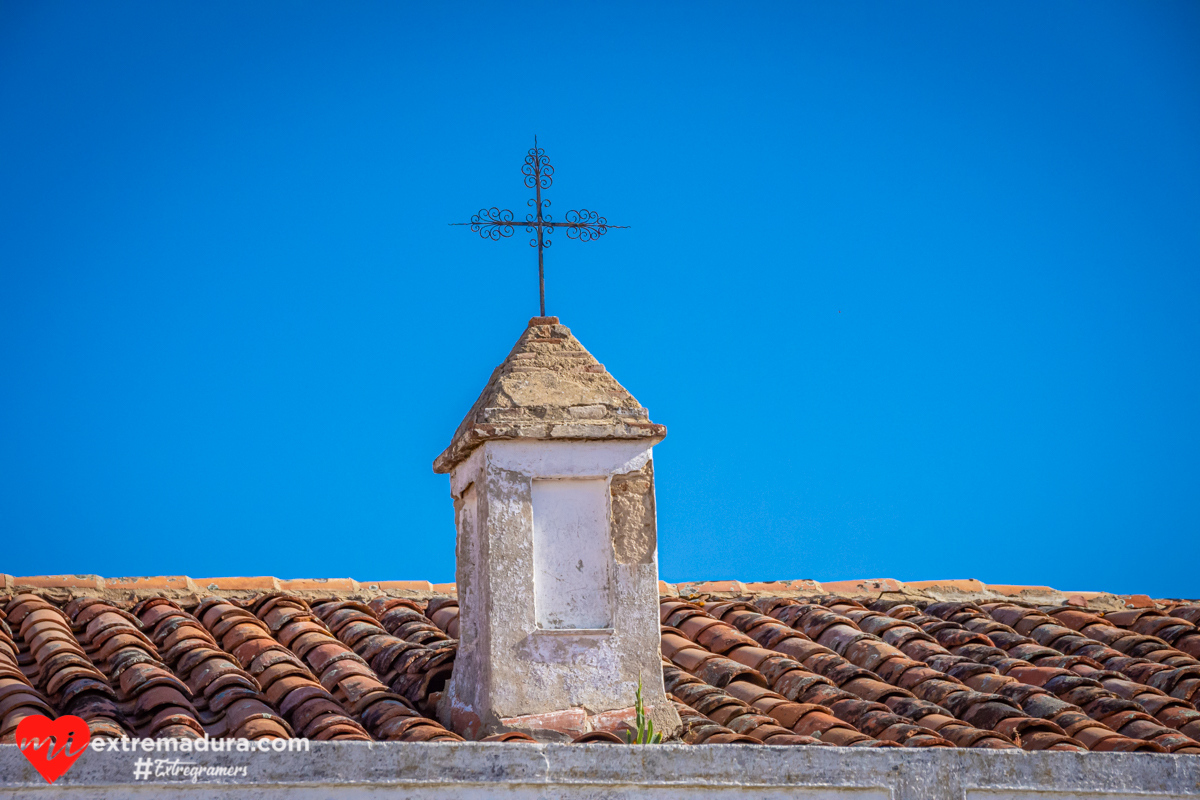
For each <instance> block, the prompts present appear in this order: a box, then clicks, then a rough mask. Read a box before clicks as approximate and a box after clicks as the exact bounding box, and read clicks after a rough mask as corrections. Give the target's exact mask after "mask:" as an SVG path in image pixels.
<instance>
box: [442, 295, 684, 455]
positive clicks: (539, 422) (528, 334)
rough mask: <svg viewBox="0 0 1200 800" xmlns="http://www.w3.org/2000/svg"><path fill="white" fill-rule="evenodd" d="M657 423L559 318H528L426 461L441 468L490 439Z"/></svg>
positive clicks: (612, 435) (628, 434)
mask: <svg viewBox="0 0 1200 800" xmlns="http://www.w3.org/2000/svg"><path fill="white" fill-rule="evenodd" d="M666 434H667V429H666V427H665V426H663V425H655V424H654V423H652V422H650V415H649V412H647V411H646V409H644V408H642V406H641V404H640V403H638V401H637V400H636V399H635V398H634V397H633V395H631V394H630V393H629V391H628V390H626V389H625V387H624V386H622V385H621V384H620V383H618V382H617V380H616V378H614V377H613V376H612V375H610V374H609V373H608V372H607V371H606V370H605V369H604V365H603V364H601V363H600V362H599V361H597V360H596V358H595V357H594V356H593V355H592V354H591V353H589V352H588V351H587V348H585V347H584V346H583V345H582V344H580V342H579V340H578V339H576V338H575V336H574V335H573V334H572V333H571V329H570V328H568V327H567V326H565V325H562V324H560V323H559V321H558V317H533V318H532V319H530V320H529V325H528V326H527V327H526V328H525V330H524V331H523V332H522V334H521V336H520V338H518V339H517V343H516V344H515V345H513V348H512V350H511V351H509V354H508V355H507V356H506V357H505V359H504V361H503V362H501V364H500V366H498V367H496V369H495V370H493V371H492V375H491V377H490V378H489V379H488V382H487V385H486V386H485V387H484V389H483V391H482V392H481V393H480V395H479V398H478V399H477V400H476V401H475V403H474V404H473V405H472V406H471V409H470V411H468V412H467V414H466V416H465V417H464V418H463V421H462V422H461V423H460V424H459V426H458V429H457V430H456V431H455V432H454V436H453V437H452V438H451V440H450V444H449V446H447V447H446V449H445V451H444V452H442V454H441V455H439V456H438V457H437V458H436V459H435V460H434V462H433V471H434V472H438V473H446V472H449V471H450V470H452V469H453V468H454V467H455V466H456V465H457V464H459V463H460V462H462V461H463V460H464V459H465V458H467V456H469V455H470V454H471V452H472V451H473V450H474V449H475V448H477V447H478V446H479V445H480V444H482V443H483V442H485V441H488V440H492V439H555V440H560V441H569V440H576V441H578V440H588V439H645V438H651V439H661V438H662V437H664V436H666Z"/></svg>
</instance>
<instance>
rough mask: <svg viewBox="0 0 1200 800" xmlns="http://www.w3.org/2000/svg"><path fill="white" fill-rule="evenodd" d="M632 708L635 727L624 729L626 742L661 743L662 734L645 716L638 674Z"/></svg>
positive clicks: (640, 678)
mask: <svg viewBox="0 0 1200 800" xmlns="http://www.w3.org/2000/svg"><path fill="white" fill-rule="evenodd" d="M634 698H635V699H634V702H633V708H634V711H635V712H636V716H635V718H634V721H635V725H636V728H635V730H632V731H625V741H626V743H627V744H662V740H663V735H662V734H661V733H656V732H655V731H654V723H653V722H652V721H651V720H650V719H649V718H648V717H647V716H646V704H645V703H643V702H642V677H641V676H640V675H639V676H638V688H637V694H636V695H634Z"/></svg>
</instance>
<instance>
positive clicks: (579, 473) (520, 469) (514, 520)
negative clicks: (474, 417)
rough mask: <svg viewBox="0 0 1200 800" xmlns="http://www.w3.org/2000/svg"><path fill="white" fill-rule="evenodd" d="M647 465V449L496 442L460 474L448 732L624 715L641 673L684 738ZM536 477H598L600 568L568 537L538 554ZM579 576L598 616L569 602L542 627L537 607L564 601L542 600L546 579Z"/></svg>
mask: <svg viewBox="0 0 1200 800" xmlns="http://www.w3.org/2000/svg"><path fill="white" fill-rule="evenodd" d="M651 456H652V451H651V448H650V447H649V446H648V443H647V442H645V441H597V442H590V441H579V442H574V441H572V442H545V441H541V442H522V441H488V442H485V443H484V444H483V445H482V446H480V447H478V448H477V449H475V450H474V451H473V452H472V453H471V455H470V456H469V457H468V458H467V459H466V460H464V461H463V462H462V463H461V464H460V465H459V466H458V467H456V468H455V470H454V472H453V473H452V474H451V491H452V493H453V494H454V496H455V500H456V503H457V506H458V507H459V509H460V511H459V512H458V517H459V543H458V548H459V562H458V600H459V606H460V609H461V620H462V622H461V623H460V624H461V625H462V644H461V646H460V650H459V654H458V657H457V658H456V660H455V667H454V677H453V679H452V680H451V683H450V686H449V688H448V690H447V692H446V695H445V697H444V699H443V702H442V705H441V706H440V707H439V717H440V718H441V719H442V720H443V722H444V723H446V724H448V725H449V726H450V727H453V728H454V729H455V730H459V731H460V732H461V731H465V732H466V733H467V734H468V735H471V736H473V737H474V736H483V735H488V734H491V733H495V732H498V731H501V730H506V729H514V728H518V726H516V725H515V724H505V723H504V722H502V720H506V719H509V720H511V719H513V718H517V717H527V716H530V715H537V714H548V713H552V712H558V711H565V710H568V709H580V710H582V711H583V713H584V715H585V716H586V717H592V716H595V715H597V714H601V713H603V712H606V711H614V710H618V709H624V708H628V707H629V706H630V705H631V704H632V702H633V698H634V694H635V692H636V689H637V685H638V680H639V678H640V679H641V680H642V682H643V696H644V699H645V702H646V704H647V705H648V706H649V707H650V710H649V713H650V715H651V718H652V719H653V720H654V722H655V726H656V727H657V728H659V729H660V730H663V731H665V732H666V733H667V734H668V735H669V734H670V733H671V732H672V731H674V730H675V729H677V727H678V725H679V718H678V715H677V714H676V713H675V710H674V708H673V707H672V706H671V705H670V704H669V703H668V702H667V699H666V693H665V691H664V689H663V683H662V666H661V649H660V642H659V629H658V626H659V620H658V558H657V553H656V550H655V546H654V545H655V536H654V517H653V510H654V504H653V472H652V469H651V466H650V463H651ZM535 481H537V482H538V483H539V485H544V484H542V483H541V482H543V481H564V482H571V481H578V482H579V486H582V485H583V484H584V483H588V482H590V481H603V485H602V486H601V485H598V484H591V483H588V485H592V486H598V488H599V489H600V492H601V494H599V495H598V496H597V499H598V500H599V501H600V502H602V503H604V506H605V507H604V512H603V513H604V520H603V522H604V524H603V526H602V527H597V528H596V529H595V530H594V532H593V535H594V536H596V537H603V548H600V549H596V548H594V547H591V546H590V545H589V547H588V550H587V553H586V557H587V559H588V560H590V561H592V562H595V561H597V560H600V559H603V564H601V565H597V564H595V563H592V564H590V565H587V564H584V565H583V566H588V567H589V570H587V571H585V570H582V569H581V563H579V562H583V561H584V555H585V554H584V553H582V552H580V553H573V552H570V550H571V542H570V540H568V541H567V542H566V543H565V546H560V545H559V544H556V543H554V542H550V543H542V544H540V545H538V546H537V547H535V524H534V520H535V513H534V492H533V487H534V485H535ZM614 481H616V484H615V487H614ZM471 492H475V494H476V499H475V501H474V508H475V511H474V515H473V519H468V517H469V516H470V514H469V513H468V512H466V511H465V509H468V508H469V507H470V506H471V505H472V504H471V502H470V501H469V499H468V495H469V494H470V493H471ZM589 496H590V495H589ZM613 498H619V500H618V502H617V504H616V508H615V509H614V504H613ZM635 507H636V512H635ZM560 511H561V510H560ZM555 513H559V512H555ZM561 513H566V512H565V511H561ZM615 530H621V531H623V533H621V534H620V535H619V536H614V531H615ZM590 544H591V545H595V544H599V543H598V542H591V543H590ZM538 547H541V548H543V549H542V551H541V554H540V555H539V550H538ZM577 549H579V548H577ZM618 551H620V552H618ZM539 558H540V559H541V560H539ZM601 567H602V568H601ZM577 568H580V572H581V573H583V572H586V576H590V578H591V579H593V580H595V581H597V583H596V586H595V587H594V601H595V603H596V604H597V608H596V609H592V611H594V612H595V613H583V612H581V611H580V609H579V607H578V605H570V604H567V605H564V606H563V607H562V609H559V610H558V611H556V612H555V613H556V614H557V616H555V615H551V616H550V617H546V616H543V617H542V618H541V619H540V620H539V612H538V598H539V597H541V598H542V600H543V602H558V600H557V599H556V598H557V597H558V596H557V595H555V593H554V592H555V591H556V590H557V588H558V587H557V585H556V586H555V587H552V589H553V590H545V591H542V590H540V589H539V587H538V581H548V580H551V581H553V580H557V578H556V577H555V576H556V575H560V574H563V573H568V572H570V571H571V570H574V569H577ZM586 576H585V577H586ZM586 588H587V587H586V585H584V584H583V583H579V584H577V585H572V586H571V587H569V589H570V591H571V592H572V598H573V600H572V602H576V601H579V602H583V601H582V600H580V598H585V599H586V593H585V590H586ZM601 604H603V605H604V606H606V607H607V608H599V606H600V605H601ZM559 612H561V613H559ZM570 614H578V616H577V617H573V618H572V617H569V615H570ZM564 615H566V616H564ZM602 617H603V619H601V618H602ZM573 620H574V621H573ZM563 627H568V629H567V630H563V629H562V628H563ZM527 730H529V732H530V733H532V734H533V735H535V736H537V737H539V738H543V739H551V738H553V737H554V736H555V734H554V733H553V731H548V730H545V729H540V728H539V729H532V728H531V729H527ZM560 738H565V735H561V736H560Z"/></svg>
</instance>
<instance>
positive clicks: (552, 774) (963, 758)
mask: <svg viewBox="0 0 1200 800" xmlns="http://www.w3.org/2000/svg"><path fill="white" fill-rule="evenodd" d="M141 757H144V756H143V754H141V753H93V752H91V751H88V752H85V753H84V754H83V755H82V756H81V757H80V758H79V760H78V761H77V762H76V763H75V765H74V766H73V767H72V768H71V770H70V771H69V772H67V774H66V775H64V776H63V777H61V778H60V779H59V780H58V781H57V782H56V783H55V784H53V785H48V784H46V782H45V781H44V780H43V779H42V777H41V776H40V775H38V774H37V773H36V772H35V771H34V769H33V767H32V766H31V765H30V764H29V763H28V762H27V761H26V760H25V758H24V756H22V755H21V753H20V752H19V751H18V750H17V748H16V746H15V745H0V800H8V799H9V798H30V797H33V798H56V797H66V798H99V799H100V800H124V798H142V797H144V798H159V797H174V796H185V797H195V798H200V797H205V798H209V797H211V798H220V799H221V800H225V798H229V800H234V798H239V799H240V798H246V799H247V800H260V799H262V800H266V799H267V798H272V799H273V798H284V797H287V798H303V799H305V800H317V799H318V798H320V799H321V800H324V799H325V798H412V800H425V799H426V798H451V797H464V798H490V797H509V798H513V800H526V798H528V800H534V798H539V799H541V798H545V799H546V800H552V799H555V798H562V800H568V798H570V799H571V800H575V799H576V798H580V799H582V798H587V800H592V799H593V798H595V800H600V798H604V800H625V798H629V799H630V800H632V799H633V798H642V797H654V798H701V797H704V798H714V797H715V798H772V800H774V798H783V797H789V798H807V799H808V800H817V798H821V799H822V800H825V799H826V798H837V799H838V800H884V799H885V798H890V800H1134V798H1136V799H1137V800H1151V798H1154V800H1169V799H1171V798H1185V797H1195V796H1197V795H1198V794H1200V758H1196V757H1195V756H1171V755H1156V754H1144V753H1051V752H1026V751H1023V750H1005V751H989V750H968V749H958V748H956V749H949V748H947V749H942V748H929V749H920V750H918V749H881V750H869V749H868V750H860V749H854V748H841V747H766V746H762V747H753V746H744V745H743V746H738V745H699V746H688V745H659V746H647V747H627V746H622V745H555V744H537V745H534V744H479V743H466V744H402V743H383V742H373V743H368V742H313V743H312V750H311V752H309V753H278V754H274V753H273V754H249V753H221V754H212V753H206V754H195V755H194V756H193V758H194V760H197V761H198V762H200V764H201V765H203V766H237V765H245V766H246V768H247V775H246V777H245V778H240V779H237V780H236V781H234V780H227V781H226V782H214V783H196V784H191V783H169V782H167V781H166V780H164V779H162V778H158V779H153V778H152V779H150V780H146V781H135V780H134V779H133V768H134V763H135V760H136V759H137V758H141Z"/></svg>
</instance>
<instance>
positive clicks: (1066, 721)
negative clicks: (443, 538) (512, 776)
mask: <svg viewBox="0 0 1200 800" xmlns="http://www.w3.org/2000/svg"><path fill="white" fill-rule="evenodd" d="M0 580H2V581H3V584H2V585H3V587H4V589H5V590H6V593H7V597H3V598H0V609H2V610H0V740H4V739H5V738H6V737H8V738H11V734H12V731H13V730H14V729H15V727H16V724H17V722H19V721H20V719H22V718H24V717H25V716H28V715H29V714H34V713H40V714H48V715H51V716H53V715H57V714H65V713H75V714H77V715H79V716H83V717H84V718H85V719H87V720H88V721H89V725H90V726H91V727H92V730H93V734H94V735H101V736H103V735H108V736H122V735H150V736H188V735H191V736H197V735H203V734H204V733H206V732H207V733H208V734H209V735H210V736H245V737H247V738H260V737H274V736H280V737H281V736H291V735H307V736H310V737H312V738H319V739H321V738H324V739H333V738H350V739H354V738H358V739H367V738H373V739H390V740H403V741H438V740H452V739H457V738H459V737H457V736H456V735H455V734H454V733H452V732H450V731H447V730H446V729H445V728H443V727H442V726H441V725H440V724H439V723H438V722H437V721H436V720H435V719H434V717H435V716H436V714H435V712H436V707H437V703H438V701H439V699H440V697H441V692H442V689H443V688H444V686H445V683H446V681H447V680H448V679H449V677H450V674H451V672H452V670H453V665H454V656H455V653H456V650H457V641H456V637H457V635H458V604H457V601H456V600H455V599H454V596H453V595H454V589H455V586H454V584H437V585H433V584H430V583H428V582H425V581H377V582H373V583H372V582H358V581H355V580H353V579H349V578H344V579H332V580H317V579H295V580H288V581H279V580H278V579H276V578H273V577H261V578H239V577H232V578H205V579H199V580H195V579H190V578H188V577H187V576H161V577H134V578H109V579H103V578H99V577H97V576H35V577H30V578H16V579H10V578H9V577H7V576H5V577H3V578H0ZM17 587H22V588H20V589H18V588H17ZM24 587H31V588H33V591H26V590H25V589H24ZM209 587H215V588H209ZM675 589H677V590H678V591H680V592H684V593H686V594H687V597H688V598H690V599H684V598H680V597H678V596H674V595H672V594H666V593H667V592H669V591H670V590H675ZM660 590H661V591H662V592H664V597H663V600H662V603H661V606H660V611H661V618H662V622H663V625H664V627H663V631H664V632H663V637H662V653H663V655H664V656H666V657H667V659H668V663H669V665H668V666H665V667H664V678H665V679H666V680H667V682H668V690H669V691H671V692H672V694H673V702H678V703H679V710H680V713H681V715H683V716H684V722H685V729H684V733H683V736H684V739H685V741H692V742H694V743H701V742H709V743H718V742H727V743H734V742H742V743H755V744H770V745H784V746H796V745H808V746H816V745H820V746H831V745H834V744H837V745H843V746H877V747H884V746H887V747H892V746H906V747H924V746H938V747H948V746H958V747H981V748H1006V747H1007V748H1012V747H1016V746H1020V747H1023V748H1025V749H1055V750H1064V749H1066V750H1070V749H1075V750H1079V749H1083V748H1087V749H1092V750H1096V751H1136V750H1149V751H1157V752H1162V751H1170V752H1175V753H1192V754H1200V710H1197V708H1196V702H1197V700H1200V629H1197V623H1200V604H1197V603H1195V602H1190V601H1179V600H1171V601H1165V600H1164V601H1157V602H1156V601H1152V600H1150V601H1149V602H1144V601H1143V600H1142V598H1135V596H1126V597H1118V596H1116V595H1110V594H1105V593H1099V592H1086V593H1085V592H1075V593H1063V592H1056V591H1055V590H1053V589H1050V588H1048V587H1013V586H999V585H990V584H983V583H981V582H979V581H975V580H941V581H920V582H909V583H901V582H899V581H894V580H891V579H887V580H869V581H841V582H832V583H825V584H818V583H816V582H815V581H772V582H767V583H742V582H739V581H709V582H702V583H693V584H679V585H678V586H673V585H671V584H668V583H666V582H660ZM18 592H24V593H23V594H22V593H18ZM705 597H707V598H708V602H707V603H702V602H697V600H703V599H704V598H705ZM855 597H857V598H859V599H860V600H861V602H858V601H856V600H855V599H853V598H855ZM1146 600H1149V598H1146ZM1039 603H1040V604H1044V605H1040V606H1039V605H1036V604H1039ZM629 713H630V712H629V710H628V709H626V710H622V711H618V712H610V713H609V714H608V715H598V716H597V717H587V718H586V719H585V720H584V721H583V722H582V723H581V725H582V728H580V730H581V731H583V733H582V734H581V733H580V731H579V730H576V729H575V728H571V730H570V731H566V732H565V733H564V735H567V734H570V736H569V738H571V739H581V740H584V741H587V740H588V738H587V737H588V736H590V735H592V734H596V735H597V736H599V735H600V734H601V733H604V732H605V731H607V732H608V734H611V733H612V732H613V731H618V732H619V730H620V729H621V726H622V725H626V724H627V717H628V716H629ZM609 717H611V718H612V719H611V720H609V719H608V718H609ZM609 722H611V723H612V724H609ZM584 729H586V730H584ZM525 738H526V737H523V736H522V735H520V734H516V735H512V736H509V737H508V738H507V739H505V741H515V740H524V739H525ZM593 738H594V737H593ZM599 738H602V739H603V738H604V737H603V736H600V737H599ZM605 741H612V740H611V739H605Z"/></svg>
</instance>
